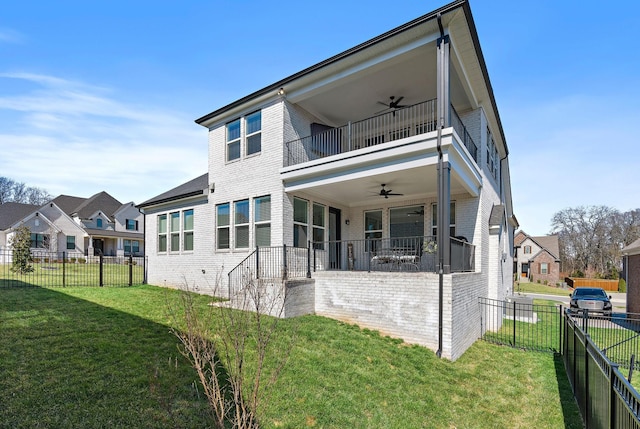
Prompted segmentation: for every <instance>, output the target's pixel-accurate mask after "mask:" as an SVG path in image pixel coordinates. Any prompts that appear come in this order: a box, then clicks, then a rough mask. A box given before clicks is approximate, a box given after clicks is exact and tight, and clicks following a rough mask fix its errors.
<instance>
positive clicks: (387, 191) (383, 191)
mask: <svg viewBox="0 0 640 429" xmlns="http://www.w3.org/2000/svg"><path fill="white" fill-rule="evenodd" d="M385 186H386V185H385V184H384V183H383V184H382V189H380V194H379V195H380V196H381V197H385V198H389V195H404V194H394V193H393V190H391V189H384V187H385Z"/></svg>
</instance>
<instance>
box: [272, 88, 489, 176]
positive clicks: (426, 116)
mask: <svg viewBox="0 0 640 429" xmlns="http://www.w3.org/2000/svg"><path fill="white" fill-rule="evenodd" d="M451 110H452V112H453V114H452V118H453V119H452V126H453V127H454V129H455V130H456V132H457V133H458V135H459V136H460V138H462V139H463V140H464V145H465V146H466V147H467V149H468V150H469V153H470V154H471V156H472V157H473V159H474V160H475V161H476V162H477V152H478V151H477V148H476V145H475V143H474V142H473V140H472V139H471V136H470V135H469V133H468V132H467V130H466V128H465V126H464V124H463V123H462V121H461V120H460V117H459V116H458V114H457V113H456V112H455V110H454V109H453V106H452V107H451ZM437 123H438V121H437V113H436V100H435V99H433V100H429V101H425V102H422V103H418V104H414V105H413V106H408V107H404V108H401V109H396V110H393V111H390V112H388V113H383V114H380V115H377V116H373V117H371V118H367V119H363V120H362V121H357V122H349V123H348V124H346V125H343V126H341V127H338V128H330V129H328V130H325V131H322V132H320V133H317V134H315V135H312V136H308V137H304V138H301V139H298V140H294V141H290V142H287V143H286V144H285V146H284V151H285V153H284V166H285V167H288V166H291V165H296V164H301V163H303V162H308V161H313V160H316V159H321V158H325V157H328V156H332V155H338V154H341V153H346V152H350V151H353V150H357V149H362V148H366V147H371V146H376V145H379V144H382V143H387V142H391V141H394V140H400V139H403V138H407V137H411V136H415V135H419V134H424V133H428V132H431V131H435V130H436V127H437Z"/></svg>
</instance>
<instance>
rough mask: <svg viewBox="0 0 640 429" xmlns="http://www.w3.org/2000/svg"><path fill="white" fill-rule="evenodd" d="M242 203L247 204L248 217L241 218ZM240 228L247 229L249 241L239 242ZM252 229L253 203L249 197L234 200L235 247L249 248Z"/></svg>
mask: <svg viewBox="0 0 640 429" xmlns="http://www.w3.org/2000/svg"><path fill="white" fill-rule="evenodd" d="M240 204H243V205H244V204H246V207H247V208H246V219H243V218H241V217H240V216H241V213H240V210H239V205H240ZM240 228H242V230H246V235H247V242H246V245H244V243H242V244H238V237H239V236H240ZM250 231H251V203H250V201H249V199H248V198H245V199H243V200H237V201H234V202H233V240H232V241H233V248H234V249H248V248H249V245H250V243H251V237H250V236H249V234H250Z"/></svg>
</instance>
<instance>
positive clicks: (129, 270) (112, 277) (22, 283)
mask: <svg viewBox="0 0 640 429" xmlns="http://www.w3.org/2000/svg"><path fill="white" fill-rule="evenodd" d="M145 266H146V259H145V257H143V256H135V257H134V256H85V255H84V254H82V253H67V252H43V251H38V252H32V253H31V256H30V258H29V261H28V264H26V265H25V266H24V267H22V269H18V267H17V266H16V265H14V261H13V252H11V251H3V252H0V288H8V287H67V286H131V285H133V284H142V283H144V282H145V280H146V277H145V273H146V272H145Z"/></svg>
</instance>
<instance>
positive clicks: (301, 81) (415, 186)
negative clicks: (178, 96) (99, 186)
mask: <svg viewBox="0 0 640 429" xmlns="http://www.w3.org/2000/svg"><path fill="white" fill-rule="evenodd" d="M392 97H393V98H392ZM383 104H384V105H383ZM381 110H382V111H381ZM196 122H197V123H198V124H200V125H202V126H204V127H206V128H207V129H208V130H209V156H208V172H207V173H206V174H204V175H202V176H200V177H198V178H196V179H193V180H191V181H189V182H187V183H184V184H183V185H180V186H178V187H177V188H174V189H172V190H170V191H167V192H165V193H163V194H161V195H158V196H156V197H154V198H151V199H149V200H148V201H145V202H143V203H142V204H140V205H139V208H140V209H141V211H143V212H144V213H145V219H146V232H145V234H146V240H145V243H146V244H147V249H146V253H147V255H148V257H149V262H148V281H149V283H151V284H157V285H167V286H173V287H179V286H189V287H197V288H198V289H200V290H207V289H208V290H210V291H214V288H215V287H216V286H221V287H222V288H223V289H222V290H224V291H228V294H229V295H231V297H233V294H234V293H235V291H237V290H238V287H239V285H237V284H235V283H236V282H235V280H233V279H234V278H235V277H234V276H233V275H231V276H230V275H229V273H237V271H238V269H237V268H236V267H240V266H241V265H239V264H241V263H242V262H243V261H244V260H245V259H246V258H249V259H246V260H251V259H250V258H251V257H252V255H256V257H255V260H256V261H258V260H259V261H260V262H259V263H258V262H256V263H255V265H256V266H257V265H259V267H258V268H257V269H258V270H259V271H260V273H261V278H262V279H265V277H269V276H268V275H266V276H265V274H264V270H266V269H267V266H266V264H267V262H268V261H276V260H277V258H279V257H280V255H283V254H284V253H283V250H284V249H285V248H284V246H286V249H287V251H289V252H290V253H288V254H289V255H290V254H291V249H292V248H293V249H299V250H301V252H299V253H298V255H300V256H299V257H298V258H297V259H296V260H295V261H294V262H296V264H297V265H296V267H298V266H305V264H306V261H307V259H306V256H305V255H306V250H305V249H307V248H308V247H310V249H311V254H310V256H309V260H310V262H311V264H312V265H313V266H312V267H311V275H310V277H311V278H310V279H308V280H305V279H304V273H305V270H304V269H301V270H299V271H298V274H299V275H298V276H302V277H303V279H302V280H297V282H296V283H295V284H296V287H295V288H294V287H293V286H291V285H290V284H289V283H287V282H286V281H285V284H284V288H285V290H286V292H285V293H287V297H288V299H289V300H290V301H295V302H296V303H297V305H296V306H292V307H291V308H289V307H288V308H287V310H286V311H287V313H286V315H287V316H292V315H296V314H301V313H305V312H307V313H315V314H319V315H324V316H327V317H333V318H336V319H340V320H345V321H349V322H353V323H358V324H359V325H361V326H366V327H370V328H373V329H378V330H380V331H381V332H384V333H386V334H389V335H394V336H398V337H401V338H403V339H405V340H406V341H408V342H413V343H418V344H422V345H425V346H427V347H431V348H433V349H436V348H439V347H440V344H439V341H441V342H442V349H441V350H440V351H441V353H442V356H444V357H447V358H449V359H456V358H458V357H459V356H460V355H461V354H462V353H463V352H464V351H465V350H466V349H467V348H468V347H469V346H470V345H471V344H473V342H474V341H475V340H476V339H477V337H478V334H479V330H478V326H480V323H481V320H480V310H479V305H478V298H479V297H488V298H494V299H504V298H505V297H506V296H508V295H510V294H511V291H512V278H511V277H512V274H511V268H512V257H513V249H514V246H513V232H514V229H515V228H516V227H517V221H516V219H515V216H514V215H513V209H512V202H511V183H510V177H509V161H508V160H509V158H508V155H509V151H508V149H507V144H506V141H505V137H504V132H503V129H502V125H501V122H500V117H499V114H498V108H497V106H496V103H495V99H494V95H493V91H492V87H491V83H490V81H489V75H488V72H487V69H486V65H485V61H484V58H483V55H482V51H481V49H480V44H479V40H478V35H477V34H476V28H475V24H474V22H473V18H472V15H471V10H470V8H469V4H468V3H467V2H466V1H456V2H454V3H451V4H449V5H446V6H444V7H442V8H440V9H438V10H436V11H434V12H431V13H429V14H427V15H424V16H422V17H420V18H417V19H415V20H413V21H411V22H409V23H407V24H405V25H402V26H400V27H398V28H395V29H393V30H391V31H389V32H387V33H384V34H382V35H380V36H378V37H375V38H373V39H371V40H369V41H367V42H364V43H362V44H360V45H358V46H356V47H354V48H351V49H349V50H347V51H345V52H342V53H340V54H338V55H336V56H334V57H331V58H329V59H327V60H325V61H322V62H321V63H318V64H316V65H314V66H311V67H309V68H307V69H305V70H302V71H301V72H298V73H296V74H294V75H292V76H289V77H286V78H284V79H282V80H280V81H279V82H276V83H274V84H272V85H270V86H267V87H266V88H263V89H261V90H259V91H257V92H255V93H253V94H250V95H247V96H246V97H243V98H241V99H240V100H237V101H235V102H233V103H231V104H229V105H227V106H224V107H221V108H219V109H217V110H215V111H213V112H211V113H210V114H208V115H206V116H204V117H202V118H200V119H197V120H196ZM440 124H441V125H442V128H440V126H439V125H440ZM440 153H441V154H442V158H441V159H442V163H443V168H442V169H441V170H440V171H441V172H442V176H441V177H442V181H441V184H442V187H441V188H440V191H439V190H438V189H439V187H438V176H439V174H438V170H439V168H438V165H439V161H440V158H439V154H440ZM439 195H440V197H439ZM438 218H440V219H442V220H445V221H444V222H441V224H442V225H443V226H444V227H443V228H442V230H444V231H443V233H444V234H445V238H443V239H441V240H440V245H436V243H437V242H438V240H437V239H436V235H437V232H438V229H439V228H438V221H437V220H438ZM447 227H448V228H447ZM449 237H451V238H449ZM256 248H260V249H261V251H260V253H259V258H258V257H257V255H258V253H256ZM262 250H264V253H263V252H262ZM294 253H295V252H294ZM440 256H442V259H443V277H442V284H443V296H444V299H443V316H442V320H443V324H442V325H441V326H439V324H440V318H439V298H438V297H439V281H440V279H439V275H438V274H437V271H438V270H437V266H439V264H438V261H439V257H440ZM242 266H243V267H244V268H243V269H244V271H243V273H244V274H243V275H244V276H246V275H254V274H255V273H254V271H255V267H251V266H244V265H242ZM296 267H294V266H293V265H292V264H289V263H288V265H287V266H282V267H281V268H282V269H280V270H274V271H275V272H276V274H274V275H272V276H271V277H270V281H271V283H270V284H271V286H272V287H274V288H276V287H283V286H282V282H281V281H280V279H281V278H283V277H285V278H291V277H292V276H293V275H294V274H292V273H294V272H295V269H296ZM389 271H391V272H389ZM247 273H248V274H247ZM229 279H231V280H229ZM285 280H286V279H285ZM279 281H280V283H278V282H279ZM294 289H295V293H294ZM439 327H440V328H442V329H441V332H443V334H442V336H439Z"/></svg>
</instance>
